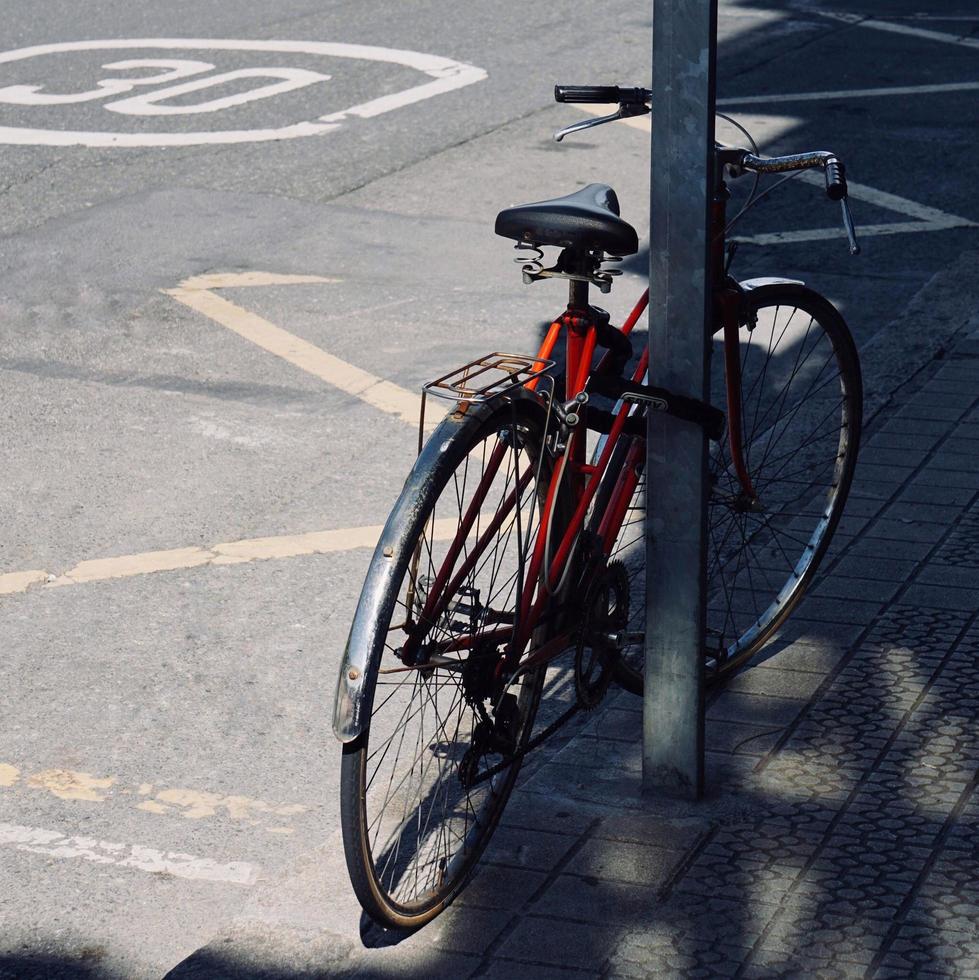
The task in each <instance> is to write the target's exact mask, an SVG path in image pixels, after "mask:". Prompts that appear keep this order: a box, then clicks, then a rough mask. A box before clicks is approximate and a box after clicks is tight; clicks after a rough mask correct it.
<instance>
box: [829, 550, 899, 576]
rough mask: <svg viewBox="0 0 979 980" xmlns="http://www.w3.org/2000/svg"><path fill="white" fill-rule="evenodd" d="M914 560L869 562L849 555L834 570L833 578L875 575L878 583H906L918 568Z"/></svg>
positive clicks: (876, 560) (861, 557) (863, 557)
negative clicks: (884, 581) (885, 581)
mask: <svg viewBox="0 0 979 980" xmlns="http://www.w3.org/2000/svg"><path fill="white" fill-rule="evenodd" d="M917 564H918V563H917V562H916V561H914V560H909V559H905V560H903V561H902V560H899V559H896V558H880V557H878V558H875V559H874V560H873V561H868V559H867V557H866V556H857V555H847V556H846V557H845V558H843V559H841V560H840V562H839V563H838V564H837V565H836V567H835V568H834V569H833V573H832V576H831V577H833V578H835V577H836V576H837V575H840V576H846V577H848V578H862V577H864V576H867V575H873V577H874V578H875V579H876V580H877V581H882V580H887V581H891V582H902V583H903V582H905V581H907V579H908V578H909V577H910V575H911V573H912V572H913V571H914V569H915V568H916V567H917Z"/></svg>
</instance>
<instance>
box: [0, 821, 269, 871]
mask: <svg viewBox="0 0 979 980" xmlns="http://www.w3.org/2000/svg"><path fill="white" fill-rule="evenodd" d="M2 845H6V846H8V847H13V848H15V849H16V850H18V851H26V852H28V853H30V854H43V855H45V856H47V857H53V858H59V859H61V860H82V861H91V862H93V863H95V864H101V865H113V866H115V867H118V868H135V869H136V870H138V871H146V872H148V873H149V874H167V875H172V876H173V877H175V878H188V879H191V880H193V881H213V882H221V883H224V884H231V885H253V884H255V882H256V881H257V880H258V875H259V868H258V866H257V865H254V864H249V863H248V862H246V861H231V862H228V863H221V862H218V861H215V860H213V859H212V858H202V857H195V856H194V855H193V854H181V853H179V852H177V851H160V850H157V849H155V848H152V847H143V846H141V845H139V844H117V843H114V842H112V841H106V840H99V839H97V838H95V837H82V836H79V835H69V834H64V833H62V832H61V831H60V830H44V829H43V828H41V827H25V826H22V825H21V824H14V823H0V846H2Z"/></svg>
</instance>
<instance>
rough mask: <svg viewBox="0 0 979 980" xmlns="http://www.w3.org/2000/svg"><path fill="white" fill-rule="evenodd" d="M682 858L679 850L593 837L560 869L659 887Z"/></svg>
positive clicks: (609, 879) (582, 874) (605, 878)
mask: <svg viewBox="0 0 979 980" xmlns="http://www.w3.org/2000/svg"><path fill="white" fill-rule="evenodd" d="M682 858H683V852H682V851H679V850H671V849H669V848H665V847H658V846H656V845H653V844H637V843H635V842H625V841H609V840H602V839H598V838H594V839H592V840H589V841H588V842H587V843H586V844H585V845H584V847H582V848H581V850H580V851H578V852H576V853H575V854H574V856H573V857H572V858H571V860H570V861H568V862H567V863H566V864H565V865H564V869H563V870H564V871H565V872H566V873H568V874H575V875H580V876H586V877H591V878H596V879H602V880H606V881H623V882H629V883H633V884H644V885H647V886H651V887H659V886H660V885H662V884H665V882H666V880H667V878H668V877H669V875H670V873H671V872H672V871H673V869H674V868H675V867H676V865H677V864H678V863H679V862H680V860H681V859H682Z"/></svg>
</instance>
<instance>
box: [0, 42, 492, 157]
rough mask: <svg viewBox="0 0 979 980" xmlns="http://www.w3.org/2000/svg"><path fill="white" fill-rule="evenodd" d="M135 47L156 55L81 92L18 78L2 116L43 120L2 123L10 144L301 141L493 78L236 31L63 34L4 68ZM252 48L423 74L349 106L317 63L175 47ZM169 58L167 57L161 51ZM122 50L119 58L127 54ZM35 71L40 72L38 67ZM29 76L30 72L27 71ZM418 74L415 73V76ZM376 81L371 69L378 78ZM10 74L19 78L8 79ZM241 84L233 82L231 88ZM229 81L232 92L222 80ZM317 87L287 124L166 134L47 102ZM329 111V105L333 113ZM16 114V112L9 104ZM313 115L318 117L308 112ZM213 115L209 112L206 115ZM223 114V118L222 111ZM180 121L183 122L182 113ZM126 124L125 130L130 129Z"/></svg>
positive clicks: (214, 97)
mask: <svg viewBox="0 0 979 980" xmlns="http://www.w3.org/2000/svg"><path fill="white" fill-rule="evenodd" d="M134 49H135V51H139V52H141V53H142V52H145V53H146V55H147V57H142V56H140V57H136V58H133V57H131V56H130V57H127V58H126V60H123V61H108V62H106V63H105V64H104V65H102V68H101V69H100V72H99V74H100V75H101V74H102V73H105V76H106V77H102V78H99V79H98V81H96V82H95V84H94V87H93V88H89V89H86V90H84V91H78V92H57V91H49V90H48V88H47V87H46V86H45V85H43V84H24V83H20V84H16V85H11V84H8V85H6V86H2V87H0V120H3V117H4V112H3V110H4V107H5V106H23V107H25V109H26V114H27V115H28V118H30V117H33V118H35V119H37V121H38V122H41V123H42V126H31V125H23V124H22V123H20V119H21V118H23V116H24V115H25V109H21V110H19V111H18V112H17V113H16V115H17V122H18V124H17V125H9V124H8V125H3V124H0V144H2V143H18V144H21V145H44V146H90V147H110V146H111V147H134V146H200V145H205V144H217V143H255V142H261V141H264V140H286V139H297V138H300V137H306V136H319V135H322V134H324V133H329V132H332V131H334V130H336V129H337V128H339V127H340V126H342V125H345V124H346V123H347V122H348V121H353V120H360V119H364V120H366V119H373V118H374V117H376V116H379V115H381V114H382V113H385V112H391V111H392V110H395V109H403V108H404V107H405V106H409V105H413V104H415V103H418V102H422V101H424V100H425V99H430V98H431V97H432V96H435V95H442V94H443V93H445V92H451V91H453V90H454V89H459V88H464V87H465V86H467V85H472V84H473V83H474V82H479V81H482V80H483V79H484V78H486V72H485V71H484V70H483V69H482V68H477V67H476V66H475V65H467V64H463V63H462V62H461V61H454V60H452V59H451V58H443V57H440V56H439V55H433V54H424V53H422V52H420V51H401V50H397V49H395V48H379V47H374V46H372V45H365V44H346V43H343V42H340V41H284V40H283V41H272V40H254V39H252V40H245V39H242V40H232V39H230V38H222V39H217V38H113V39H111V40H102V41H59V42H56V43H53V44H38V45H35V46H33V47H30V48H18V49H16V50H14V51H0V71H5V70H7V69H6V66H7V65H10V64H13V63H17V62H20V63H21V66H22V67H21V69H20V70H21V71H24V69H25V68H26V67H27V66H26V65H25V64H24V63H25V62H29V61H32V60H33V59H40V60H39V62H38V63H37V66H36V67H35V69H34V71H33V72H30V74H29V75H28V77H32V78H33V79H34V80H39V79H42V78H43V77H44V68H43V67H42V66H43V64H44V60H43V59H45V58H47V57H48V56H50V55H59V56H68V57H71V56H72V55H73V54H74V53H76V52H82V51H104V50H112V51H118V52H122V51H126V52H127V54H130V53H133V52H134ZM215 50H216V51H237V52H241V51H252V52H261V53H262V54H265V55H267V54H270V53H279V54H288V55H291V56H296V55H299V56H303V57H305V58H306V59H307V60H313V59H315V60H313V63H314V64H316V60H318V59H322V58H327V59H333V61H332V63H329V64H328V65H327V66H324V67H329V68H330V70H331V71H333V70H335V66H336V64H337V61H336V59H341V60H347V61H360V62H382V63H387V64H389V65H397V66H399V67H401V68H407V69H411V70H412V71H414V72H417V73H418V74H419V75H420V77H419V78H418V80H417V81H416V82H409V84H408V87H407V88H403V89H401V90H399V91H393V92H392V91H390V90H389V89H388V86H387V85H383V84H381V83H380V80H378V88H380V89H381V92H380V93H378V94H377V95H376V96H374V97H373V98H369V99H368V100H367V101H366V102H361V103H358V104H357V105H351V106H346V107H345V108H339V107H337V106H332V107H331V106H329V103H330V101H331V99H330V87H328V86H324V85H320V84H319V83H320V82H325V81H328V80H329V79H330V78H331V77H332V76H331V75H328V74H324V73H323V72H320V71H312V70H310V69H308V68H237V69H235V70H234V71H216V69H215V66H214V65H213V64H211V62H210V61H197V60H192V59H191V58H190V57H171V56H170V55H171V53H173V54H176V53H178V52H179V53H180V54H184V53H185V52H186V53H188V54H189V53H190V52H193V53H194V56H196V57H202V56H203V55H204V54H205V53H207V57H213V55H211V54H210V52H211V51H215ZM161 55H162V56H163V57H161ZM120 56H121V55H120V54H117V55H116V56H115V57H117V58H118V57H120ZM28 71H30V70H29V69H28ZM21 77H22V78H23V77H24V76H23V75H21ZM408 77H410V75H409V76H408ZM367 80H368V84H370V76H368V79H367ZM8 81H10V79H8ZM229 85H230V86H232V87H231V88H229V87H227V86H229ZM221 86H224V89H223V91H220V90H219V87H221ZM310 86H312V88H311V89H310V92H311V94H310V97H309V98H307V99H304V100H303V104H302V105H301V106H297V105H296V104H295V103H291V104H290V103H285V102H283V103H282V104H281V113H280V116H279V118H278V120H277V121H278V125H272V126H264V127H261V128H257V129H226V130H221V129H211V128H203V127H202V128H201V129H198V130H196V131H190V129H189V128H188V127H187V125H186V123H184V124H182V125H180V126H179V127H177V131H174V132H164V131H162V130H163V129H165V128H166V127H165V123H162V122H161V125H160V126H159V128H158V127H157V126H145V125H140V126H133V127H132V129H133V130H134V131H122V132H108V131H90V130H86V131H83V130H71V129H65V128H64V127H63V126H62V125H59V123H61V122H63V121H64V113H63V112H55V113H49V112H48V111H47V110H46V109H45V107H46V106H54V107H58V106H63V107H65V108H66V109H67V110H68V113H69V114H70V109H71V107H72V106H75V105H79V104H83V103H91V104H92V105H93V106H97V105H101V107H102V108H104V109H106V110H108V111H109V112H111V113H115V114H116V115H115V116H105V117H103V119H105V120H109V119H115V120H116V121H117V122H123V121H124V119H125V117H126V116H130V117H134V116H135V117H139V116H142V117H146V116H150V117H161V116H162V117H168V116H197V117H198V118H200V117H201V114H206V113H215V112H218V110H220V109H231V108H233V107H235V106H240V105H243V104H244V103H246V102H254V101H256V100H257V99H268V98H270V97H272V96H276V95H282V94H284V93H286V92H292V91H294V90H296V89H302V88H307V87H310ZM297 110H298V111H299V112H301V113H302V114H303V115H304V116H306V118H302V119H298V120H296V119H294V120H292V121H290V120H288V119H283V118H281V115H282V114H284V115H288V114H290V113H294V112H296V111H297ZM324 110H327V111H324ZM7 112H8V114H10V113H11V110H9V109H8V110H7ZM307 113H309V115H306V114H307ZM204 118H205V119H207V118H208V117H207V116H206V115H205V116H204ZM218 118H221V117H218ZM11 121H12V120H11ZM175 122H176V120H175ZM130 126H132V124H130ZM120 128H122V129H125V127H124V126H123V127H120Z"/></svg>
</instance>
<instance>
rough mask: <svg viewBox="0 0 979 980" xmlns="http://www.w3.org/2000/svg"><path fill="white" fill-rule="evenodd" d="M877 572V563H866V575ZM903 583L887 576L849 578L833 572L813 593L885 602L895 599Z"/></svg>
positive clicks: (823, 595)
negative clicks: (886, 577) (889, 579)
mask: <svg viewBox="0 0 979 980" xmlns="http://www.w3.org/2000/svg"><path fill="white" fill-rule="evenodd" d="M875 572H876V567H875V564H868V563H866V562H865V563H864V568H863V573H864V575H869V574H874V573H875ZM903 584H904V583H903V582H896V581H893V580H891V581H888V580H887V579H885V578H848V577H845V576H844V575H842V574H833V575H831V576H829V577H828V578H827V579H826V581H824V582H823V583H822V584H820V585H819V586H817V587H816V588H814V589H813V590H812V592H811V594H812V595H816V596H822V597H824V598H836V599H860V600H865V601H868V602H875V603H884V602H887V601H889V600H890V599H893V598H894V596H895V595H896V594H897V591H898V589H899V588H901V586H902V585H903Z"/></svg>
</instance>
